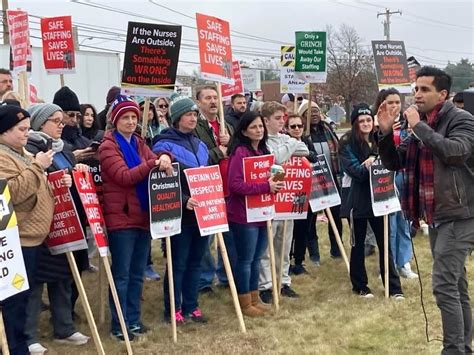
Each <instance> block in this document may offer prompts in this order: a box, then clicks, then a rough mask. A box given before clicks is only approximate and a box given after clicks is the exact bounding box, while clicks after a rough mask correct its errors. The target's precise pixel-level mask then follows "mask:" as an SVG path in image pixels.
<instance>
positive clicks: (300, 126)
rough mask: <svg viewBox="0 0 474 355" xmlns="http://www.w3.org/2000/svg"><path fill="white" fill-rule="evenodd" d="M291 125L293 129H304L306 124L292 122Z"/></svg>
mask: <svg viewBox="0 0 474 355" xmlns="http://www.w3.org/2000/svg"><path fill="white" fill-rule="evenodd" d="M289 127H290V128H291V129H297V128H299V129H303V127H304V126H303V125H302V124H292V125H290V126H289Z"/></svg>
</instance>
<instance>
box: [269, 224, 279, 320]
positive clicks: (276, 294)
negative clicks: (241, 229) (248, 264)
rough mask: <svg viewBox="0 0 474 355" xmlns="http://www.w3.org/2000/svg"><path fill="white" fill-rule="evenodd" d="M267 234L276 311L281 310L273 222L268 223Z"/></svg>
mask: <svg viewBox="0 0 474 355" xmlns="http://www.w3.org/2000/svg"><path fill="white" fill-rule="evenodd" d="M267 234H268V253H269V254H270V268H271V272H272V285H273V287H272V293H273V304H274V305H275V310H276V311H278V310H279V309H280V300H279V291H280V290H277V286H278V285H277V277H276V264H275V248H274V246H273V228H272V221H267Z"/></svg>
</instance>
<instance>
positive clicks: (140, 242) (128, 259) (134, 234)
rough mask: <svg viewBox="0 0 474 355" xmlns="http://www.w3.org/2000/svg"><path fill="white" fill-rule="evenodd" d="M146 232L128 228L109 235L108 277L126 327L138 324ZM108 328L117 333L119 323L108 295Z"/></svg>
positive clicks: (148, 235) (147, 242) (148, 244)
mask: <svg viewBox="0 0 474 355" xmlns="http://www.w3.org/2000/svg"><path fill="white" fill-rule="evenodd" d="M150 244H151V236H150V231H148V230H144V229H139V228H130V229H121V230H118V231H114V232H110V233H109V248H110V254H111V255H112V276H113V278H114V282H115V287H116V289H117V294H118V297H119V300H120V306H121V307H122V313H123V317H124V319H125V324H127V326H130V325H134V324H138V323H140V315H141V304H140V302H141V296H142V290H143V278H144V275H145V268H146V262H147V259H148V252H149V250H150ZM109 305H110V313H111V316H112V319H111V321H112V322H111V329H112V331H120V323H119V319H118V316H117V311H116V309H115V304H114V301H113V299H112V296H111V295H110V296H109Z"/></svg>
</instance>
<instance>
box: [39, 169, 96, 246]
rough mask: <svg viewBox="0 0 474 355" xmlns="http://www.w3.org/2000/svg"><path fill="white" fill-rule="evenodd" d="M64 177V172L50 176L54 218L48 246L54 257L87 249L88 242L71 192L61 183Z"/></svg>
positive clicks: (47, 242) (56, 172) (60, 171)
mask: <svg viewBox="0 0 474 355" xmlns="http://www.w3.org/2000/svg"><path fill="white" fill-rule="evenodd" d="M63 175H64V171H62V170H59V171H55V172H53V173H50V174H49V175H48V184H49V186H50V187H51V189H52V190H53V194H54V218H53V222H52V223H51V230H50V232H49V235H48V238H47V239H46V245H47V246H48V248H49V251H50V252H51V254H53V255H57V254H63V253H66V252H69V251H75V250H82V249H87V241H86V238H85V237H84V232H83V230H82V227H81V223H80V221H79V217H78V215H77V210H76V206H75V205H74V201H73V200H72V196H71V192H70V191H69V188H67V187H65V186H63V185H62V183H61V178H62V177H63Z"/></svg>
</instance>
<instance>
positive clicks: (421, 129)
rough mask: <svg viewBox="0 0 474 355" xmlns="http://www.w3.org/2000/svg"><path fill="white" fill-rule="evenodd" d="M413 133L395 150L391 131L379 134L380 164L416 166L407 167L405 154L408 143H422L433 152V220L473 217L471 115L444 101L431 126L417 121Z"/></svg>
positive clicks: (473, 132)
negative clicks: (433, 124) (433, 126)
mask: <svg viewBox="0 0 474 355" xmlns="http://www.w3.org/2000/svg"><path fill="white" fill-rule="evenodd" d="M413 132H414V135H412V136H410V137H409V138H408V139H406V140H405V141H404V142H403V143H402V144H400V146H399V147H398V149H397V148H396V147H395V144H394V142H393V132H392V133H389V134H387V135H380V136H379V153H380V157H381V159H382V162H383V164H384V166H385V167H387V169H390V170H399V169H401V168H404V167H405V168H406V169H407V171H409V170H412V171H413V169H417V168H418V167H417V165H418V162H417V161H416V162H413V165H412V166H407V161H406V153H407V150H408V145H409V144H421V143H420V142H422V143H423V144H424V145H425V146H426V147H428V148H429V149H430V150H431V151H432V152H433V164H434V216H433V221H434V223H444V222H449V221H454V220H458V219H467V218H472V217H474V189H473V188H472V183H473V182H474V153H473V152H474V117H473V116H472V115H471V114H470V113H469V112H467V111H464V110H461V109H458V108H456V107H455V106H454V104H453V103H452V102H450V101H446V102H445V103H444V104H443V106H442V108H441V110H440V111H439V112H438V116H437V117H436V126H435V129H432V128H431V127H430V126H429V125H428V124H427V123H426V122H424V121H421V122H420V123H418V124H417V125H416V126H415V127H414V128H413ZM417 137H418V138H417ZM415 171H417V170H415ZM405 183H406V182H405Z"/></svg>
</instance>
